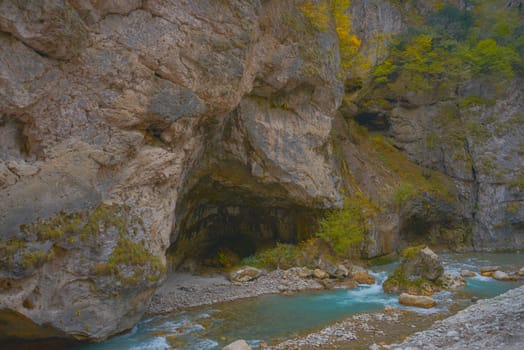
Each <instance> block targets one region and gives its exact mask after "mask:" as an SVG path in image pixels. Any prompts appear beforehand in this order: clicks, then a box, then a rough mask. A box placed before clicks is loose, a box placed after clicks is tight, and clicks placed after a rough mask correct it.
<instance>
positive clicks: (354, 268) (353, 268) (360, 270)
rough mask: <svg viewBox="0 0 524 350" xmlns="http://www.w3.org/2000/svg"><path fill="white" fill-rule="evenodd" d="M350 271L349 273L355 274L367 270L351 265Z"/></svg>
mask: <svg viewBox="0 0 524 350" xmlns="http://www.w3.org/2000/svg"><path fill="white" fill-rule="evenodd" d="M350 272H351V275H355V274H357V273H360V272H367V270H366V269H365V268H363V267H362V266H358V265H352V266H351V268H350Z"/></svg>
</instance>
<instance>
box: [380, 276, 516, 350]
mask: <svg viewBox="0 0 524 350" xmlns="http://www.w3.org/2000/svg"><path fill="white" fill-rule="evenodd" d="M375 348H376V349H380V348H383V349H395V350H408V349H410V350H426V349H427V350H433V349H448V350H459V349H471V350H473V349H479V350H480V349H490V350H498V349H500V350H502V349H504V350H517V349H523V348H524V286H521V287H519V288H515V289H512V290H510V291H508V292H506V293H504V294H502V295H499V296H497V297H495V298H492V299H484V300H479V301H478V302H477V303H476V304H475V305H472V306H470V307H468V308H466V309H464V310H462V311H460V312H458V313H457V314H456V315H454V316H451V317H449V318H447V319H445V320H443V321H438V322H436V323H435V324H434V325H433V326H432V327H431V328H430V329H428V330H425V331H423V332H419V333H416V334H414V335H413V336H411V337H410V338H409V339H408V340H406V341H405V342H404V343H402V344H400V345H398V344H394V345H390V346H383V347H378V346H377V347H375Z"/></svg>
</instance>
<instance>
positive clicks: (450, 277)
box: [438, 272, 466, 290]
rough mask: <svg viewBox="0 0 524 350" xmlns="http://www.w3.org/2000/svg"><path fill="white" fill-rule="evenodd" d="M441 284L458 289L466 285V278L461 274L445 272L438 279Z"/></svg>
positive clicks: (447, 287) (444, 286) (446, 287)
mask: <svg viewBox="0 0 524 350" xmlns="http://www.w3.org/2000/svg"><path fill="white" fill-rule="evenodd" d="M438 282H439V284H440V285H441V286H442V287H443V288H445V289H451V290H453V289H457V288H460V287H464V286H465V285H466V280H465V279H464V278H463V277H462V276H461V275H456V274H452V273H449V272H444V274H442V276H440V278H439V279H438Z"/></svg>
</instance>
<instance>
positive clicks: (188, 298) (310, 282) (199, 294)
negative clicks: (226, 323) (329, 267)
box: [147, 270, 324, 314]
mask: <svg viewBox="0 0 524 350" xmlns="http://www.w3.org/2000/svg"><path fill="white" fill-rule="evenodd" d="M323 288H324V286H323V285H322V284H320V283H319V282H318V281H316V280H314V279H302V278H300V277H298V276H296V274H294V273H292V272H290V271H286V270H275V271H272V272H269V273H264V274H263V275H262V276H260V277H259V278H257V279H256V280H254V281H250V282H244V283H240V284H235V283H231V282H230V281H229V280H228V279H227V278H226V277H225V276H222V275H213V276H195V275H191V274H188V273H173V274H171V275H170V276H169V277H168V279H167V280H166V281H165V282H164V284H163V285H162V287H160V288H159V289H158V290H157V291H156V292H155V295H154V296H153V298H152V300H151V302H150V304H149V307H148V311H147V313H148V314H162V313H168V312H173V311H177V310H181V309H185V308H189V307H195V306H200V305H210V304H216V303H220V302H225V301H232V300H236V299H242V298H249V297H255V296H259V295H263V294H274V293H294V292H298V291H304V290H316V289H323Z"/></svg>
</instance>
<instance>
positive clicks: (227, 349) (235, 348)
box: [222, 339, 251, 350]
mask: <svg viewBox="0 0 524 350" xmlns="http://www.w3.org/2000/svg"><path fill="white" fill-rule="evenodd" d="M222 350H251V347H250V346H249V344H248V343H246V341H245V340H243V339H240V340H237V341H234V342H232V343H231V344H229V345H227V346H224V347H223V348H222Z"/></svg>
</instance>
